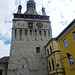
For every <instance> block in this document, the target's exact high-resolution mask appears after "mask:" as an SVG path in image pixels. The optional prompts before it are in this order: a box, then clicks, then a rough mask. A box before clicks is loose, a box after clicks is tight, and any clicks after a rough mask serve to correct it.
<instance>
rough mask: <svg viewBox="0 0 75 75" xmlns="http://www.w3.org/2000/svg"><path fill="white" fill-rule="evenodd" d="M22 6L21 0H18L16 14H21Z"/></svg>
mask: <svg viewBox="0 0 75 75" xmlns="http://www.w3.org/2000/svg"><path fill="white" fill-rule="evenodd" d="M21 10H22V6H21V1H20V0H19V6H18V11H17V13H18V14H21Z"/></svg>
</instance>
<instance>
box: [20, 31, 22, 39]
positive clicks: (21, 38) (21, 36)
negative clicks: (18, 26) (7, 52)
mask: <svg viewBox="0 0 75 75" xmlns="http://www.w3.org/2000/svg"><path fill="white" fill-rule="evenodd" d="M21 39H22V30H20V40H21Z"/></svg>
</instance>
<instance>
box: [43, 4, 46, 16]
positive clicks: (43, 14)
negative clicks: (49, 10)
mask: <svg viewBox="0 0 75 75" xmlns="http://www.w3.org/2000/svg"><path fill="white" fill-rule="evenodd" d="M42 15H46V13H45V8H44V7H43V4H42Z"/></svg>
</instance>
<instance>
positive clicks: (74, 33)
mask: <svg viewBox="0 0 75 75" xmlns="http://www.w3.org/2000/svg"><path fill="white" fill-rule="evenodd" d="M72 34H73V38H74V40H75V31H74V32H73V33H72Z"/></svg>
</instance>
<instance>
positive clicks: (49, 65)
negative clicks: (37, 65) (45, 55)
mask: <svg viewBox="0 0 75 75" xmlns="http://www.w3.org/2000/svg"><path fill="white" fill-rule="evenodd" d="M49 70H50V71H51V64H50V61H49Z"/></svg>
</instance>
